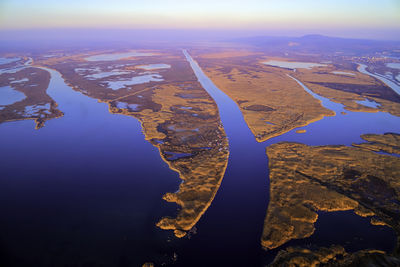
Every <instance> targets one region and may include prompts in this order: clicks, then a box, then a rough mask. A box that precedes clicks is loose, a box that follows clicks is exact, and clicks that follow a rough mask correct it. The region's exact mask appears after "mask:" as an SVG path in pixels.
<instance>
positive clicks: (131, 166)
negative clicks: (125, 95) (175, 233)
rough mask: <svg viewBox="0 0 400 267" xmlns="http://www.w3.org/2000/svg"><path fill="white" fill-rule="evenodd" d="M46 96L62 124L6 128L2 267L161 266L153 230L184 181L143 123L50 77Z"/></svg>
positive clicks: (1, 170) (1, 174) (0, 192)
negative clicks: (147, 136)
mask: <svg viewBox="0 0 400 267" xmlns="http://www.w3.org/2000/svg"><path fill="white" fill-rule="evenodd" d="M46 70H47V71H49V72H50V73H51V81H50V85H49V89H48V94H49V95H50V96H51V97H52V98H53V99H54V100H55V101H56V102H57V103H58V105H59V106H58V108H59V109H60V110H61V111H62V112H64V116H63V117H61V118H58V119H54V120H50V121H47V122H46V126H45V127H43V128H41V129H39V130H35V129H34V123H33V122H32V121H17V122H10V123H3V124H0V147H1V154H2V157H1V162H0V165H1V167H0V203H2V205H0V213H1V214H2V215H1V216H0V229H1V231H0V254H1V255H0V265H2V266H67V265H68V266H117V265H119V266H141V264H143V263H144V262H146V261H149V260H153V259H156V258H157V257H164V254H165V250H166V249H168V248H167V240H168V238H169V237H170V236H171V233H170V232H167V231H162V230H160V229H158V228H157V227H155V224H156V222H157V221H158V220H159V219H160V218H161V217H163V216H166V215H173V214H174V213H175V212H176V206H175V204H172V203H167V202H165V201H164V200H162V195H163V194H164V193H166V192H171V191H175V190H176V189H177V188H178V186H179V183H180V179H179V178H178V174H177V173H176V172H174V171H172V170H170V169H169V168H168V165H167V164H166V163H165V162H164V161H162V159H161V157H160V154H159V151H158V149H157V148H155V147H154V146H152V145H151V144H150V143H148V142H147V141H145V138H144V135H143V134H142V130H141V126H140V123H139V122H138V121H137V120H136V119H134V118H131V117H127V116H121V115H113V114H110V113H109V112H108V106H107V105H106V104H105V103H99V102H98V101H97V100H95V99H91V98H89V97H87V96H85V95H83V94H80V93H78V92H76V91H74V90H72V88H70V87H69V86H67V85H66V84H65V83H64V81H63V79H62V78H61V75H60V74H59V73H58V72H56V71H54V70H50V69H46Z"/></svg>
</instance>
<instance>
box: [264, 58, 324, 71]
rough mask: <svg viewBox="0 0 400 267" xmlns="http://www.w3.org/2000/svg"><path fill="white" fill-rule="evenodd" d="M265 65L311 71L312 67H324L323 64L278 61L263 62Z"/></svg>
mask: <svg viewBox="0 0 400 267" xmlns="http://www.w3.org/2000/svg"><path fill="white" fill-rule="evenodd" d="M263 64H265V65H269V66H274V67H280V68H286V69H292V70H295V69H312V68H314V67H325V66H326V65H325V64H319V63H312V62H293V61H280V60H269V61H265V62H263Z"/></svg>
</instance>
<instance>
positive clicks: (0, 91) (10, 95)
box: [0, 86, 25, 106]
mask: <svg viewBox="0 0 400 267" xmlns="http://www.w3.org/2000/svg"><path fill="white" fill-rule="evenodd" d="M24 99H25V94H24V93H21V92H19V91H17V90H14V88H12V87H11V86H3V87H0V105H5V106H6V105H11V104H14V103H16V102H18V101H21V100H24Z"/></svg>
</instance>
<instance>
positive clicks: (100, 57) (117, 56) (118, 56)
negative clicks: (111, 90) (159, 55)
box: [85, 51, 154, 61]
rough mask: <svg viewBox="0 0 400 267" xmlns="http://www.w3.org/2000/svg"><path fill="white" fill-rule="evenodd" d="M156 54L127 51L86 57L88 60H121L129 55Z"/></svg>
mask: <svg viewBox="0 0 400 267" xmlns="http://www.w3.org/2000/svg"><path fill="white" fill-rule="evenodd" d="M153 55H154V54H152V53H142V52H136V51H132V52H126V53H108V54H100V55H94V56H90V57H87V58H85V60H87V61H114V60H120V59H123V58H128V57H147V56H153Z"/></svg>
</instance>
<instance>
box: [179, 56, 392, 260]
mask: <svg viewBox="0 0 400 267" xmlns="http://www.w3.org/2000/svg"><path fill="white" fill-rule="evenodd" d="M183 53H184V55H185V56H186V58H187V60H188V62H189V63H190V65H191V67H192V69H193V71H194V73H195V74H196V76H197V78H198V80H199V82H200V83H201V85H202V86H203V88H204V89H205V90H206V91H207V92H208V93H209V94H210V95H211V97H212V98H213V99H214V100H215V102H216V103H217V105H218V109H219V113H220V117H221V121H222V123H223V125H224V128H225V131H226V134H227V136H228V139H229V150H230V156H229V162H228V168H227V170H226V173H225V176H224V179H223V181H222V184H221V187H220V189H219V191H218V193H217V195H216V197H215V199H214V201H213V203H212V205H211V206H210V208H209V210H208V211H207V212H206V214H205V215H204V216H203V218H202V219H201V220H200V221H199V223H198V224H197V227H198V233H197V234H196V235H194V236H193V237H192V238H191V239H190V240H189V241H188V242H187V243H184V245H183V246H181V247H179V248H178V259H179V260H178V262H177V265H178V266H207V265H210V264H212V265H221V266H264V265H265V264H266V263H268V262H270V261H271V260H272V259H273V257H274V255H276V253H277V250H274V251H271V252H265V251H264V250H262V248H261V244H260V238H261V232H262V229H263V222H264V217H265V213H266V210H267V207H268V199H269V179H268V159H267V156H266V154H265V148H266V147H267V146H268V145H270V144H272V143H276V142H279V141H296V142H302V141H305V142H304V143H306V144H311V145H315V144H318V145H321V144H331V142H333V143H334V144H343V142H344V144H349V143H350V144H351V142H353V141H355V140H360V138H359V135H360V134H362V133H366V132H364V131H365V130H367V132H368V129H370V128H371V129H373V128H377V127H378V128H379V124H378V125H376V124H375V125H374V126H373V127H365V125H367V121H366V120H365V119H366V117H363V115H361V118H362V119H363V122H364V124H361V125H360V124H356V125H357V126H358V127H350V128H351V129H350V130H349V131H346V135H343V136H340V134H339V136H340V137H339V138H333V139H331V138H329V136H330V135H336V132H340V130H341V128H340V127H338V126H341V127H343V126H345V125H346V120H345V121H344V122H345V124H344V125H343V121H342V120H341V119H342V117H340V115H341V114H340V112H341V111H342V110H343V106H342V105H340V104H337V103H333V102H331V101H330V100H329V99H326V98H323V99H322V97H320V96H318V95H316V94H314V93H313V92H312V91H311V90H309V89H308V88H306V87H305V86H304V85H303V84H302V83H301V82H300V81H297V80H296V81H297V82H298V83H299V84H300V85H301V86H303V87H304V89H306V91H308V92H309V93H310V94H312V95H314V97H316V98H318V97H320V98H321V99H320V100H321V101H322V102H323V104H324V106H326V107H327V108H331V109H332V110H334V111H335V112H336V113H337V114H340V115H339V116H338V115H337V116H335V117H327V118H324V119H323V120H321V122H322V121H327V124H326V125H325V124H322V125H321V124H320V125H319V126H317V128H316V129H319V130H316V131H315V132H314V130H310V131H311V132H313V134H311V135H310V134H304V135H299V134H295V135H294V134H293V132H294V131H291V132H289V133H287V134H285V135H282V136H281V137H279V138H274V139H271V140H268V141H266V142H264V143H258V142H256V139H255V138H254V136H253V134H252V133H251V131H250V129H249V128H248V127H247V124H246V122H245V121H244V119H243V116H242V113H241V111H240V109H239V107H238V106H237V104H236V103H235V102H234V101H233V100H232V99H231V98H229V97H228V96H227V95H226V94H225V93H223V92H222V91H221V90H219V89H218V88H217V87H216V86H215V85H214V84H213V83H212V81H211V80H210V79H209V78H208V77H207V76H206V75H205V74H204V73H203V71H202V70H201V68H200V67H199V65H198V64H197V63H196V62H195V61H194V60H193V59H192V58H191V56H190V55H189V54H188V53H187V51H185V50H184V51H183ZM374 114H379V115H378V116H376V121H380V120H382V118H383V119H384V118H385V116H387V115H388V114H385V113H374ZM358 115H359V113H356V114H355V115H354V116H348V117H346V118H348V119H349V120H348V121H347V123H352V122H354V120H358V119H360V117H359V116H358ZM367 115H371V113H368V114H367ZM342 116H345V115H342ZM388 116H389V119H388V121H389V123H388V124H387V122H385V120H384V122H383V124H384V125H386V127H383V128H379V129H378V132H381V131H385V130H396V129H398V125H399V124H396V122H397V121H398V120H397V119H398V118H397V117H395V116H391V115H388ZM329 118H340V119H339V121H336V123H335V122H333V121H332V120H331V121H329V120H327V119H329ZM373 122H375V120H373ZM313 124H315V123H313ZM313 124H311V125H313ZM311 125H310V126H311ZM327 125H331V126H330V127H329V129H330V131H331V132H330V133H329V134H328V133H327V132H326V135H324V132H322V135H321V131H323V128H324V127H325V126H327ZM332 127H333V128H335V127H338V128H336V132H332ZM354 129H357V131H356V132H355V133H351V130H354ZM302 136H308V138H306V139H302V138H301V137H302ZM309 136H311V137H309ZM356 136H357V137H356ZM332 216H333V217H334V218H335V220H332ZM317 225H318V226H317V227H318V229H317V231H316V232H315V234H314V235H313V236H312V237H311V238H309V239H304V240H294V241H292V242H289V243H288V244H287V245H285V246H283V248H284V247H287V246H288V245H299V246H305V245H307V244H308V243H309V242H312V243H313V245H322V246H330V245H332V244H344V243H351V242H354V240H358V239H360V240H364V241H363V243H360V242H355V243H354V244H353V243H352V244H350V245H349V244H348V245H346V246H345V247H346V249H349V251H356V250H359V249H364V248H367V247H366V246H367V245H371V244H372V245H373V244H377V246H378V247H379V248H380V249H384V250H387V251H390V250H391V249H392V248H393V246H394V243H395V240H396V239H395V235H394V232H393V231H392V230H391V229H390V228H388V227H375V226H372V225H371V224H370V223H369V220H368V219H366V218H361V217H358V216H357V215H355V214H354V213H353V212H351V211H349V212H342V213H332V214H322V213H321V214H320V219H319V221H318V223H317ZM343 225H346V227H343ZM332 233H336V235H335V237H336V238H332V236H331V234H332ZM210 259H212V260H210Z"/></svg>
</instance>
